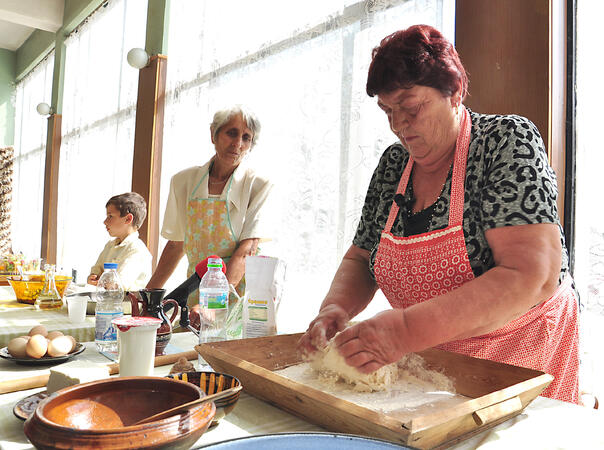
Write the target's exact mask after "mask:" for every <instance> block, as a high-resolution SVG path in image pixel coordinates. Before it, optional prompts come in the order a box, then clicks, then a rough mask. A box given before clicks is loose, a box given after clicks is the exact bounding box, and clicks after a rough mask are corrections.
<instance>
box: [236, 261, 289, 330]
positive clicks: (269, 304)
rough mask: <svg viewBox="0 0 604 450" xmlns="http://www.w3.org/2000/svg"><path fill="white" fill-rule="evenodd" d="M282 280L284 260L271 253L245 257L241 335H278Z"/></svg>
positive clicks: (283, 277) (283, 280) (283, 279)
mask: <svg viewBox="0 0 604 450" xmlns="http://www.w3.org/2000/svg"><path fill="white" fill-rule="evenodd" d="M284 282H285V262H284V261H282V260H280V259H279V258H274V257H271V256H248V257H247V258H245V295H244V298H243V337H244V338H252V337H261V336H271V335H274V334H277V320H276V316H277V310H278V309H279V303H280V302H281V295H282V292H283V284H284Z"/></svg>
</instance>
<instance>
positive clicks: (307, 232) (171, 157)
mask: <svg viewBox="0 0 604 450" xmlns="http://www.w3.org/2000/svg"><path fill="white" fill-rule="evenodd" d="M452 3H453V2H451V1H439V0H425V1H422V0H415V1H386V0H383V1H366V2H355V1H352V0H348V1H342V0H339V1H338V0H331V1H327V0H313V1H305V2H283V1H279V0H271V1H268V0H267V1H263V2H248V1H243V0H233V1H220V2H215V1H197V0H188V1H185V0H180V1H173V2H172V3H171V10H170V34H169V41H168V42H169V51H168V92H167V96H166V117H165V125H164V141H163V155H164V158H163V162H162V180H161V192H162V195H161V204H162V205H165V203H166V200H167V195H168V189H169V180H170V177H171V176H172V175H173V174H174V173H176V172H178V171H179V170H182V169H184V168H186V167H190V166H193V165H202V164H204V163H205V162H206V161H207V160H208V159H209V158H210V157H211V156H212V154H213V147H212V145H211V142H210V135H209V124H210V122H211V119H212V115H213V113H214V111H215V110H217V109H219V108H220V107H222V106H225V105H230V104H235V103H241V104H245V105H247V106H249V107H250V108H251V109H252V110H253V111H255V112H256V114H257V115H258V117H259V119H260V121H261V123H262V133H261V135H260V142H259V144H258V145H257V146H256V147H255V148H254V149H253V151H252V152H251V154H250V155H249V157H248V158H249V159H250V163H251V164H253V165H254V166H256V167H258V168H260V169H261V170H263V171H265V172H267V173H269V174H270V176H271V178H272V181H273V182H274V183H275V185H276V187H277V188H276V189H275V195H276V197H277V202H276V203H277V204H278V209H277V210H276V212H275V217H274V221H275V225H276V226H275V228H276V230H277V233H276V234H275V236H274V240H273V241H272V242H271V243H269V244H267V245H265V246H264V247H263V253H265V254H270V255H274V256H277V257H279V258H282V259H283V260H285V261H286V263H287V284H286V288H285V291H284V296H283V302H282V305H281V310H280V312H279V317H278V321H279V327H280V331H300V330H302V329H305V327H306V325H307V324H308V322H309V321H310V320H311V319H312V318H313V317H314V315H315V314H316V312H317V311H318V308H319V305H320V303H321V301H322V299H323V297H324V295H325V293H326V292H327V289H328V287H329V283H330V281H331V279H332V277H333V275H334V273H335V271H336V269H337V267H338V265H339V262H340V260H341V258H342V256H343V254H344V252H345V251H346V249H347V248H348V247H349V245H350V244H351V242H352V238H353V236H354V232H355V229H356V225H357V221H358V219H359V217H360V212H361V208H362V205H363V201H364V197H365V192H366V189H367V186H368V184H369V180H370V178H371V174H372V172H373V170H374V168H375V166H376V164H377V161H378V158H379V156H380V155H381V153H382V152H383V151H384V150H385V148H386V147H387V146H388V145H389V144H390V143H392V142H394V141H395V140H396V138H395V137H394V135H392V133H391V132H390V130H389V128H388V124H387V120H386V117H385V116H384V115H383V114H382V113H381V112H380V111H379V109H378V108H377V106H376V105H375V99H371V98H369V97H367V95H366V94H365V81H366V75H367V69H368V66H369V62H370V57H371V49H372V48H373V47H375V46H376V45H377V44H379V42H380V40H381V39H382V38H383V37H385V36H386V35H387V34H390V33H392V32H394V31H396V30H399V29H402V28H405V27H407V26H410V25H412V24H417V23H427V24H431V25H433V26H435V27H437V28H439V29H441V30H442V31H443V32H444V33H445V35H446V36H447V37H448V38H449V39H451V40H452V39H453V6H452ZM162 219H163V217H162ZM185 267H186V264H185V261H184V259H183V261H182V262H181V264H180V266H179V268H178V269H177V271H176V272H175V274H174V275H173V277H172V278H171V280H170V281H169V283H168V284H167V287H168V288H170V287H172V286H174V285H176V284H178V283H179V282H181V281H182V280H184V279H185ZM385 307H386V302H385V301H384V299H383V298H381V299H378V300H376V301H374V304H373V305H372V308H371V309H370V311H369V312H368V313H367V314H370V313H373V312H375V311H376V310H379V309H383V308H385Z"/></svg>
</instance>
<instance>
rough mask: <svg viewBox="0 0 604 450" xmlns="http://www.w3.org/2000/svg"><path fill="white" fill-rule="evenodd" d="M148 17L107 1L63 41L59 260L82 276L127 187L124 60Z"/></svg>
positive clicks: (119, 0)
mask: <svg viewBox="0 0 604 450" xmlns="http://www.w3.org/2000/svg"><path fill="white" fill-rule="evenodd" d="M146 17H147V14H146V2H141V1H137V0H130V1H128V0H112V1H110V2H107V3H105V4H104V6H102V7H100V8H99V9H98V10H97V11H96V12H95V13H94V14H93V15H91V16H90V17H89V18H88V19H87V20H86V21H85V22H84V23H83V24H82V25H81V26H80V27H79V28H77V29H76V30H75V31H73V32H72V33H71V34H70V36H69V37H68V38H67V39H66V40H65V48H66V56H65V83H64V86H65V88H64V94H63V111H64V116H63V124H62V142H61V158H60V162H59V171H60V174H59V204H58V213H57V217H58V227H57V246H58V248H57V262H58V264H60V265H63V267H65V268H67V269H69V268H76V269H77V270H78V273H79V274H82V273H83V274H84V277H85V276H86V275H88V273H89V270H90V267H91V266H92V265H93V264H94V263H95V262H96V259H97V257H98V255H99V253H100V252H101V250H102V249H103V246H104V245H105V243H106V242H107V241H108V240H109V236H108V234H107V232H106V230H105V227H104V225H103V220H104V219H105V204H106V202H107V200H109V198H110V197H112V196H113V195H116V194H121V193H124V192H128V191H130V189H131V180H132V156H133V151H134V122H135V112H136V95H137V90H138V71H136V70H133V69H132V68H131V67H129V66H128V64H127V62H126V54H127V52H128V50H130V49H131V48H133V47H144V39H145V22H146Z"/></svg>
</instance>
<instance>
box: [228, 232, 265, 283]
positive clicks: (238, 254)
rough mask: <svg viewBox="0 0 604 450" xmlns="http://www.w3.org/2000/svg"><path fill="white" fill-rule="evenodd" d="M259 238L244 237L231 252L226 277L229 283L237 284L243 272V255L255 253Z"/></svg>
mask: <svg viewBox="0 0 604 450" xmlns="http://www.w3.org/2000/svg"><path fill="white" fill-rule="evenodd" d="M259 241H260V239H256V238H253V239H244V240H242V241H241V242H239V245H238V246H237V248H236V249H235V251H234V252H233V255H232V256H231V259H229V263H228V264H227V271H226V277H227V279H228V280H229V283H230V284H232V285H233V286H237V285H238V284H239V282H240V281H241V279H242V278H243V275H244V274H245V257H246V256H251V255H255V254H256V250H258V242H259Z"/></svg>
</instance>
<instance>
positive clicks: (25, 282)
mask: <svg viewBox="0 0 604 450" xmlns="http://www.w3.org/2000/svg"><path fill="white" fill-rule="evenodd" d="M7 279H8V282H9V283H10V285H11V287H12V288H13V291H15V295H16V296H17V301H18V302H19V303H28V304H30V305H33V304H34V303H35V302H36V298H38V294H39V293H40V291H41V290H42V288H43V287H44V275H29V276H28V275H26V276H25V277H24V279H21V277H18V276H16V277H7ZM71 279H72V278H71V277H66V276H63V275H56V276H55V284H56V286H57V291H59V295H60V296H61V297H63V293H64V292H65V289H67V286H69V283H70V282H71Z"/></svg>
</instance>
